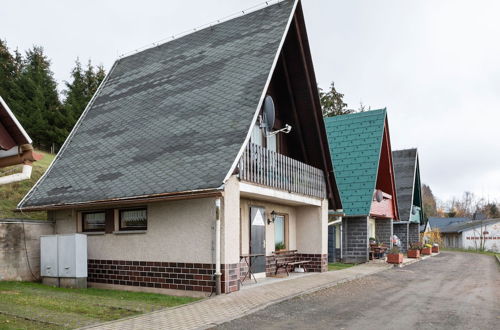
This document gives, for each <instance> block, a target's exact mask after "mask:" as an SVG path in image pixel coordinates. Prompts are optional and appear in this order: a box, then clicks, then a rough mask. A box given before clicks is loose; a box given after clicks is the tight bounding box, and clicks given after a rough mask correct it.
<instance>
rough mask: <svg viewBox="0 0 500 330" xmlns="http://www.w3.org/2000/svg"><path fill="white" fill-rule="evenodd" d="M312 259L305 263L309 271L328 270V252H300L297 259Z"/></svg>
mask: <svg viewBox="0 0 500 330" xmlns="http://www.w3.org/2000/svg"><path fill="white" fill-rule="evenodd" d="M302 260H311V262H309V263H307V264H305V267H306V269H307V271H308V272H326V271H327V270H328V254H305V253H301V254H298V257H297V261H302Z"/></svg>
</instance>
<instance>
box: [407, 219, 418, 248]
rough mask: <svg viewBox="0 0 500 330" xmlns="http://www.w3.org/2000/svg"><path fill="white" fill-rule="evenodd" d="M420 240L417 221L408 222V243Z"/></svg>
mask: <svg viewBox="0 0 500 330" xmlns="http://www.w3.org/2000/svg"><path fill="white" fill-rule="evenodd" d="M418 241H420V225H419V224H418V223H410V224H409V225H408V244H411V243H415V242H418Z"/></svg>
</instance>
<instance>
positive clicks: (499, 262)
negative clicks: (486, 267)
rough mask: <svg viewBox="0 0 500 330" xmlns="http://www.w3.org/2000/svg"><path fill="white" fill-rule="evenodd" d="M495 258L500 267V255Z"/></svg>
mask: <svg viewBox="0 0 500 330" xmlns="http://www.w3.org/2000/svg"><path fill="white" fill-rule="evenodd" d="M495 258H497V261H498V265H500V254H495Z"/></svg>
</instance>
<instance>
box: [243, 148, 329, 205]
mask: <svg viewBox="0 0 500 330" xmlns="http://www.w3.org/2000/svg"><path fill="white" fill-rule="evenodd" d="M238 168H239V177H240V180H242V181H247V182H251V183H255V184H259V185H263V186H268V187H272V188H276V189H279V190H284V191H287V192H290V193H296V194H301V195H306V196H312V197H316V198H326V185H325V177H324V174H323V171H322V170H320V169H317V168H315V167H312V166H310V165H307V164H304V163H302V162H299V161H297V160H295V159H292V158H290V157H286V156H284V155H281V154H279V153H277V152H274V151H271V150H268V149H266V148H264V147H261V146H259V145H256V144H253V143H249V144H248V145H247V147H246V148H245V151H244V152H243V155H242V156H241V159H240V162H239V165H238Z"/></svg>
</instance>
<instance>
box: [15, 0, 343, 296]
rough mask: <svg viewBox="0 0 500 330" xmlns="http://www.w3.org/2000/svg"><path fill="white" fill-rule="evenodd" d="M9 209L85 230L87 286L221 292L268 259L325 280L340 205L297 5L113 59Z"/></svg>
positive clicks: (264, 268) (269, 271)
mask: <svg viewBox="0 0 500 330" xmlns="http://www.w3.org/2000/svg"><path fill="white" fill-rule="evenodd" d="M18 208H19V209H21V210H23V211H25V212H26V211H30V210H47V211H48V212H49V218H50V219H52V220H54V221H55V223H56V234H72V233H83V234H86V235H87V240H88V247H89V248H88V275H89V276H88V283H89V284H90V285H91V286H94V287H115V288H125V289H127V288H128V289H134V288H135V289H137V287H140V288H143V287H146V288H148V289H151V288H153V289H154V290H157V291H160V292H165V290H169V291H167V292H169V293H173V294H181V295H182V294H187V293H190V294H195V293H196V294H205V295H208V294H210V293H211V292H213V291H214V290H215V292H217V291H218V288H220V291H221V292H223V293H229V292H233V291H236V290H239V288H240V286H241V281H243V280H245V279H247V280H248V279H249V278H250V276H249V274H248V265H251V271H252V272H253V273H254V275H255V277H257V278H259V277H265V276H270V275H274V274H275V273H276V272H278V273H280V272H285V269H283V268H281V269H275V268H274V267H275V266H276V262H275V258H276V254H275V253H274V252H275V251H276V250H278V249H279V250H284V252H283V251H282V253H281V255H283V256H284V257H286V258H288V259H287V261H293V260H296V261H297V262H300V266H301V267H303V268H305V269H306V270H307V271H318V272H320V271H326V270H327V261H326V259H327V224H328V209H329V208H330V209H341V208H342V206H341V201H340V197H339V193H338V190H337V188H336V183H335V177H334V176H333V168H332V164H331V161H330V154H329V149H328V141H327V137H326V131H325V127H324V125H323V118H322V115H321V106H320V100H319V95H318V91H317V84H316V79H315V75H314V68H313V65H312V59H311V54H310V50H309V43H308V40H307V33H306V28H305V22H304V17H303V13H302V7H301V3H300V1H298V0H295V1H292V0H286V1H282V2H279V3H277V4H273V5H263V8H261V9H259V10H256V11H253V12H250V13H245V15H241V16H239V17H236V18H233V19H230V20H227V21H224V22H221V23H220V24H217V25H213V26H209V27H207V28H204V29H200V30H197V31H196V32H193V33H191V34H188V35H185V36H182V37H180V38H177V39H174V40H172V41H169V42H167V43H163V44H160V45H157V46H155V47H152V48H149V49H146V50H143V51H141V52H138V53H135V54H132V55H130V56H126V57H123V58H121V59H119V60H118V61H117V62H116V63H115V64H114V66H113V68H112V69H111V70H110V72H109V74H108V75H107V77H106V79H105V80H104V82H103V83H102V85H101V86H100V88H99V90H98V91H97V93H96V94H95V95H94V97H93V99H92V101H91V102H90V103H89V105H88V106H87V108H86V110H85V111H84V113H83V114H82V117H81V118H80V120H79V121H78V123H77V124H76V127H75V128H74V130H73V131H72V132H71V134H70V136H69V137H68V139H67V141H66V142H65V144H64V146H63V147H62V149H61V151H60V152H59V154H58V155H57V157H56V159H55V160H54V162H53V164H52V166H51V167H50V168H49V170H48V171H47V172H46V174H45V175H44V176H43V177H42V178H41V179H40V181H39V182H38V183H37V184H36V185H35V186H34V188H33V189H32V190H31V191H30V192H29V193H28V194H27V196H26V197H25V198H24V199H23V200H22V201H21V203H20V204H19V206H18ZM250 254H251V255H252V257H251V256H249V255H250ZM117 272H120V274H122V273H124V275H120V276H118V277H117V276H116V273H117ZM144 274H147V276H144ZM240 280H241V281H240ZM219 284H220V285H219Z"/></svg>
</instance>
